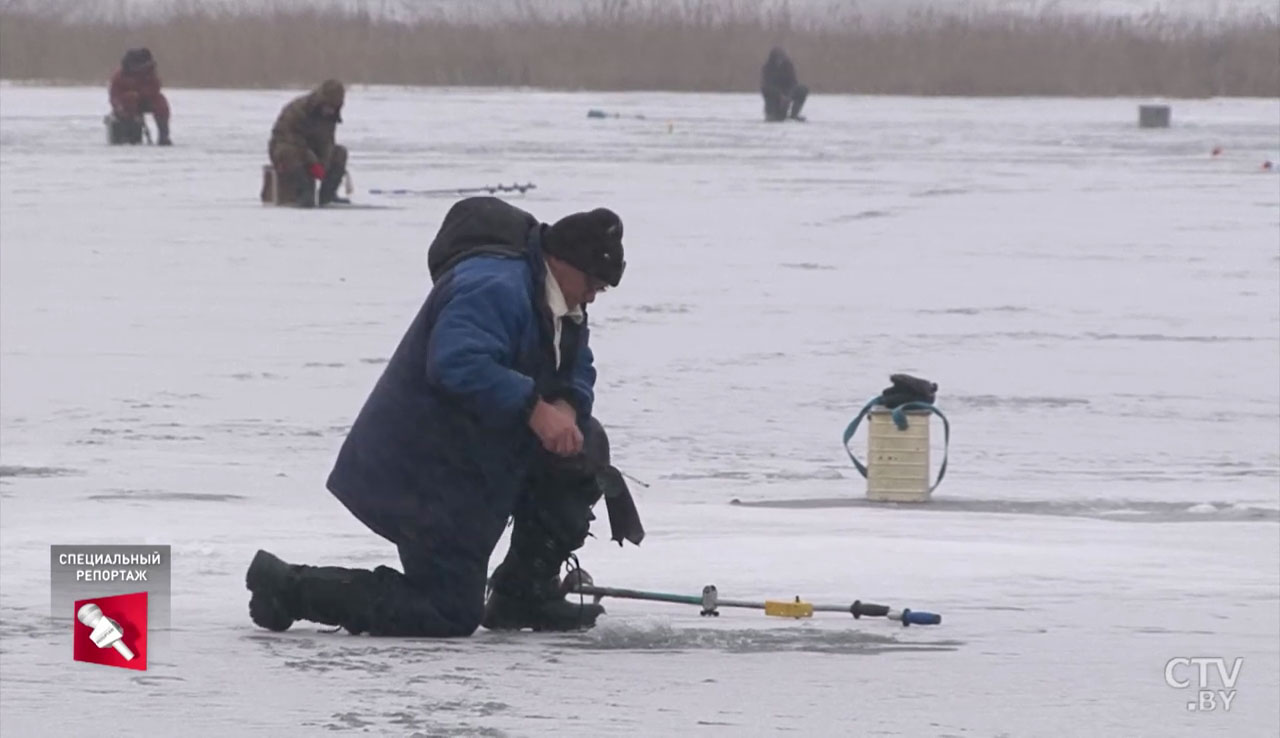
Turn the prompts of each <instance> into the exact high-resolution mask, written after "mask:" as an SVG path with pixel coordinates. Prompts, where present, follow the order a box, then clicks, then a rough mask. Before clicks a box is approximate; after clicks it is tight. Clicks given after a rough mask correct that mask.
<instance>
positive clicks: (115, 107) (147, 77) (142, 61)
mask: <svg viewBox="0 0 1280 738" xmlns="http://www.w3.org/2000/svg"><path fill="white" fill-rule="evenodd" d="M110 95H111V114H112V116H113V120H112V126H111V142H112V143H139V142H141V141H142V131H143V127H144V126H145V123H144V122H143V114H144V113H151V115H152V116H154V117H155V119H156V130H157V132H158V133H159V137H158V138H157V139H156V143H157V144H159V145H160V146H170V145H172V144H173V141H171V140H169V101H168V100H166V99H165V97H164V94H162V93H161V92H160V78H159V77H158V76H156V60H155V59H154V58H152V56H151V50H150V49H147V48H141V49H129V50H128V51H127V52H125V55H124V59H122V60H121V61H120V68H119V69H117V70H116V73H115V74H113V75H111V90H110Z"/></svg>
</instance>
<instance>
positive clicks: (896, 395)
mask: <svg viewBox="0 0 1280 738" xmlns="http://www.w3.org/2000/svg"><path fill="white" fill-rule="evenodd" d="M889 381H890V382H893V385H892V386H890V387H888V388H886V389H885V391H884V392H881V393H880V404H881V405H884V406H885V407H887V408H890V409H893V408H895V407H898V406H900V405H905V404H907V403H908V402H924V403H928V404H930V405H932V404H933V400H934V398H935V397H936V396H937V394H938V385H937V384H936V383H934V382H930V381H929V380H927V379H920V378H919V377H913V376H911V375H910V374H890V375H889Z"/></svg>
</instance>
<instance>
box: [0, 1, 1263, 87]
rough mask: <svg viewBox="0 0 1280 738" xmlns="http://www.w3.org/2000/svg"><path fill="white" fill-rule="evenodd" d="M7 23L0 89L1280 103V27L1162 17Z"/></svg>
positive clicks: (661, 13)
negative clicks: (143, 69) (134, 55)
mask: <svg viewBox="0 0 1280 738" xmlns="http://www.w3.org/2000/svg"><path fill="white" fill-rule="evenodd" d="M51 4H56V0H43V2H41V3H39V4H36V5H27V6H22V5H18V4H15V3H14V2H10V3H9V4H8V5H6V6H4V7H3V8H0V77H3V78H6V79H13V80H41V81H52V82H74V83H83V82H89V83H100V82H102V81H103V80H104V79H105V77H106V76H107V75H108V74H109V73H110V72H111V70H112V69H113V68H114V66H115V65H116V64H117V62H118V60H119V58H120V56H121V54H122V53H123V51H124V49H125V48H127V47H130V46H140V45H145V46H149V47H150V48H151V49H152V51H153V52H154V53H155V54H156V57H157V59H158V60H159V63H160V68H161V74H162V76H163V78H164V80H165V82H166V84H169V85H179V86H192V87H290V86H292V87H296V86H309V85H311V84H313V83H314V82H315V81H317V80H319V79H323V78H324V77H329V76H334V77H338V78H340V79H343V80H344V81H346V82H348V83H370V84H403V85H498V86H535V87H543V88H553V89H590V90H641V89H650V90H652V89H661V90H693V91H746V90H754V89H758V86H759V69H760V65H761V64H762V63H763V61H764V57H765V56H766V55H767V53H768V50H769V48H770V47H771V46H773V45H775V44H779V45H782V46H783V47H785V48H786V49H787V50H788V52H789V53H790V55H791V57H792V58H793V59H794V60H795V63H796V66H797V68H798V71H799V73H800V77H801V80H802V81H803V82H805V83H806V84H808V85H810V86H811V87H812V88H813V89H815V90H816V91H820V92H832V93H835V92H844V93H867V94H872V93H874V94H908V95H1069V96H1112V95H1144V96H1152V95H1159V96H1167V97H1207V96H1260V97H1276V96H1280V24H1278V23H1277V20H1276V19H1275V18H1272V17H1268V16H1257V17H1250V18H1236V19H1233V20H1231V21H1227V22H1220V23H1208V22H1203V21H1201V22H1197V21H1193V20H1187V19H1172V18H1162V17H1145V18H1103V17H1097V18H1091V17H1078V16H1065V15H1051V14H1041V15H1035V16H1026V15H1018V14H1011V13H974V14H969V15H944V14H930V13H914V14H902V15H898V16H896V17H893V18H876V19H868V18H864V17H861V16H859V15H857V14H844V15H840V14H823V15H821V16H820V17H808V18H806V19H801V18H797V17H795V16H794V15H793V14H792V13H791V12H789V11H788V9H787V7H786V5H785V4H782V5H770V6H760V5H751V4H746V5H736V4H733V3H724V2H711V0H686V2H684V3H683V4H679V5H672V4H671V3H666V4H640V5H631V4H628V3H627V2H626V0H603V1H602V2H601V3H600V4H598V5H594V6H591V7H590V8H589V9H587V10H581V11H579V12H576V13H574V14H569V15H566V14H556V15H552V14H549V13H544V12H536V11H533V10H530V9H528V8H522V7H521V6H519V5H509V6H507V10H508V11H512V10H513V9H514V12H506V13H503V14H497V15H494V14H490V15H488V16H459V15H457V14H454V15H445V14H439V13H437V14H434V15H426V14H418V15H414V16H409V17H406V16H405V15H404V14H403V13H397V12H395V11H396V8H395V7H394V6H392V5H387V6H383V7H382V8H381V10H377V12H374V11H371V10H369V8H368V6H363V8H362V9H361V8H360V7H357V9H354V10H353V9H346V10H344V9H342V8H341V7H340V6H321V7H318V8H317V7H311V8H309V9H308V8H298V7H295V6H274V7H271V6H268V7H266V8H264V9H259V10H256V11H254V12H248V11H243V10H242V11H238V12H231V11H226V10H219V9H217V8H216V6H215V7H214V8H212V9H211V8H210V7H209V6H207V5H200V6H195V5H193V6H190V7H179V8H177V9H176V10H172V11H171V12H170V13H168V14H166V15H163V16H150V17H147V18H123V17H116V18H110V17H102V16H96V17H87V16H84V15H82V14H75V13H71V12H66V11H65V6H64V11H63V12H58V11H56V10H55V11H53V12H50V6H51Z"/></svg>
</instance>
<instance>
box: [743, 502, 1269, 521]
mask: <svg viewBox="0 0 1280 738" xmlns="http://www.w3.org/2000/svg"><path fill="white" fill-rule="evenodd" d="M729 504H730V505H737V506H741V507H760V508H775V509H776V508H781V509H792V510H814V509H833V508H861V509H890V510H913V511H915V510H918V511H920V512H949V513H984V514H990V513H997V514H999V513H1003V514H1009V515H1045V516H1058V517H1078V518H1094V519H1097V520H1124V521H1126V522H1134V523H1177V522H1191V521H1203V520H1205V516H1206V515H1214V517H1213V518H1212V519H1213V520H1214V521H1221V522H1249V521H1263V522H1268V521H1277V520H1280V509H1276V508H1272V507H1262V506H1255V505H1246V504H1239V503H1227V502H1203V503H1199V504H1196V505H1191V506H1188V505H1187V504H1186V503H1185V502H1152V501H1146V500H1110V499H1099V500H977V499H956V498H950V499H948V498H937V497H935V498H933V499H932V500H930V501H929V502H927V503H895V502H873V501H871V500H868V499H866V498H862V497H848V498H845V497H838V498H815V499H795V500H742V499H739V498H736V497H735V498H734V499H732V500H730V501H729Z"/></svg>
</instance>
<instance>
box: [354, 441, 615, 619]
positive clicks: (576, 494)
mask: <svg viewBox="0 0 1280 738" xmlns="http://www.w3.org/2000/svg"><path fill="white" fill-rule="evenodd" d="M584 441H585V443H584V448H583V453H582V454H581V455H579V456H578V457H575V458H572V459H562V458H560V457H556V456H553V455H551V454H546V455H545V456H543V457H542V461H541V463H539V464H538V468H537V469H536V470H535V472H534V473H533V474H532V475H531V476H530V478H529V481H528V484H527V485H526V488H525V490H524V493H523V494H522V496H521V497H520V499H519V500H518V501H517V503H516V506H515V509H514V510H507V511H501V510H490V509H481V508H482V507H483V505H484V502H483V500H481V499H480V498H479V496H478V495H477V496H476V497H472V498H469V499H464V500H458V501H457V502H456V504H455V509H454V510H451V511H450V512H451V513H452V514H448V515H442V516H440V522H439V523H438V524H430V525H427V526H425V527H422V528H415V529H411V530H406V531H404V536H403V537H402V538H401V540H400V541H399V542H398V543H397V547H398V549H399V552H400V563H401V565H402V567H403V569H404V571H403V573H401V572H397V571H395V570H394V569H390V568H388V567H379V569H378V570H377V571H375V572H373V577H371V578H365V586H364V587H362V588H363V589H365V590H366V591H365V592H363V593H360V594H357V593H354V592H353V593H351V596H352V598H353V600H358V599H360V597H361V595H363V596H364V599H365V601H366V603H367V605H361V604H359V603H358V602H354V601H353V605H354V606H367V609H365V610H363V611H362V612H361V613H360V614H359V617H358V618H357V620H359V621H360V622H362V623H364V624H365V625H366V627H367V630H368V632H369V633H370V634H372V635H388V636H409V637H412V636H418V637H451V636H466V635H470V634H471V633H473V632H475V630H476V628H477V627H479V625H480V621H481V619H482V618H483V616H484V604H485V587H486V583H487V574H488V568H489V557H490V555H491V554H492V553H493V549H494V546H496V545H497V542H498V540H499V539H500V538H501V536H502V532H503V530H504V529H505V527H506V521H507V518H508V517H509V516H510V517H513V518H514V523H513V525H514V528H513V530H512V535H511V551H510V552H509V553H508V557H507V561H506V562H504V565H503V567H504V569H505V571H503V572H502V574H503V578H504V579H505V580H506V581H505V582H504V583H505V585H506V586H508V587H515V588H523V587H524V586H525V585H528V587H529V588H531V589H532V588H536V587H535V585H538V584H540V582H535V581H533V580H534V579H536V578H545V577H547V576H548V574H549V573H550V574H551V575H552V576H553V575H554V572H558V570H559V566H560V564H561V563H562V562H563V561H564V559H565V558H567V557H568V554H569V553H572V552H573V551H575V550H577V549H579V548H581V547H582V545H583V543H585V541H586V537H587V534H588V532H589V528H590V524H591V521H592V520H593V519H594V515H593V513H592V511H591V509H592V507H593V506H594V505H595V503H596V502H597V501H599V499H600V496H601V493H600V488H599V485H598V484H597V483H596V479H595V471H594V470H595V469H597V468H599V466H600V465H602V464H608V462H609V441H608V437H607V435H606V434H605V432H604V428H603V427H601V425H600V423H599V422H598V421H596V420H595V419H594V418H591V419H590V420H589V421H588V423H587V428H586V433H585V434H584ZM469 507H475V508H476V509H468V508H469ZM464 520H473V521H477V522H478V525H476V526H474V527H473V526H470V525H459V523H460V522H461V521H464ZM508 564H510V565H508ZM550 567H554V571H550ZM496 578H497V576H496V575H495V579H496ZM524 580H528V581H524ZM494 586H495V588H496V587H497V586H498V583H497V582H495V585H494Z"/></svg>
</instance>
